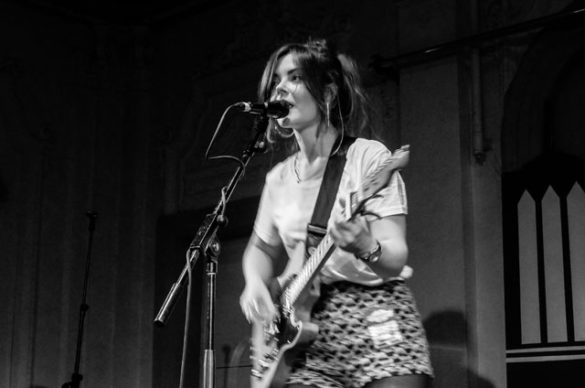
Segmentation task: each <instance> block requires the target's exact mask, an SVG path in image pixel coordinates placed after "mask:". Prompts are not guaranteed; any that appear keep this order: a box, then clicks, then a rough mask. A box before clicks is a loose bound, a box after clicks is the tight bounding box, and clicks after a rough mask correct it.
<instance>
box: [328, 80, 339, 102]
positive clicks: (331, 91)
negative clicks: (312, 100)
mask: <svg viewBox="0 0 585 388" xmlns="http://www.w3.org/2000/svg"><path fill="white" fill-rule="evenodd" d="M336 98H337V85H335V84H334V83H331V84H329V85H327V87H326V89H325V102H326V103H328V104H331V103H332V102H333V101H335V99H336Z"/></svg>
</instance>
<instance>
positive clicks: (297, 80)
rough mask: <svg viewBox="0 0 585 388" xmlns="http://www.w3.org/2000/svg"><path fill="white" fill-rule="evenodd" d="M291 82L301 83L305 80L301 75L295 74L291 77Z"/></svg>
mask: <svg viewBox="0 0 585 388" xmlns="http://www.w3.org/2000/svg"><path fill="white" fill-rule="evenodd" d="M290 80H291V81H292V82H301V81H302V80H303V76H302V75H301V74H299V73H293V74H291V76H290Z"/></svg>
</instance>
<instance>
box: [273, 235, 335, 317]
mask: <svg viewBox="0 0 585 388" xmlns="http://www.w3.org/2000/svg"><path fill="white" fill-rule="evenodd" d="M334 249H335V244H334V242H333V238H332V237H331V236H330V235H329V233H327V234H326V235H325V237H323V239H322V240H321V242H320V243H319V245H318V246H317V248H316V249H315V252H313V254H312V255H311V257H309V259H308V260H307V262H306V263H305V265H304V266H303V268H302V269H301V271H300V272H299V273H298V274H297V276H296V277H295V278H294V279H293V280H292V281H291V282H290V283H289V285H288V286H287V287H286V289H285V290H284V292H283V293H282V296H281V303H282V305H283V306H289V307H291V306H292V305H293V304H294V303H295V302H296V300H297V299H298V297H299V295H300V294H301V293H302V292H303V291H304V290H305V288H306V287H307V285H308V284H310V282H311V281H312V280H313V279H314V278H315V276H316V275H317V273H318V272H319V270H320V269H321V267H322V266H323V264H325V261H326V260H327V258H329V256H330V255H331V253H333V250H334Z"/></svg>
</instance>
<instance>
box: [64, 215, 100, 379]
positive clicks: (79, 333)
mask: <svg viewBox="0 0 585 388" xmlns="http://www.w3.org/2000/svg"><path fill="white" fill-rule="evenodd" d="M85 215H86V216H87V217H88V218H89V226H88V231H89V238H88V240H87V256H86V260H85V275H84V278H83V291H82V296H81V304H80V306H79V322H78V326H77V346H76V350H75V366H74V368H73V373H72V374H71V381H68V382H66V383H65V384H63V385H62V388H79V385H80V383H81V380H82V379H83V375H81V374H80V373H79V366H80V365H81V350H82V347H83V329H84V323H85V315H86V314H87V310H89V305H88V304H87V288H88V285H89V270H90V267H91V249H92V245H93V232H94V231H95V222H96V219H97V213H96V212H94V211H88V212H87V213H85Z"/></svg>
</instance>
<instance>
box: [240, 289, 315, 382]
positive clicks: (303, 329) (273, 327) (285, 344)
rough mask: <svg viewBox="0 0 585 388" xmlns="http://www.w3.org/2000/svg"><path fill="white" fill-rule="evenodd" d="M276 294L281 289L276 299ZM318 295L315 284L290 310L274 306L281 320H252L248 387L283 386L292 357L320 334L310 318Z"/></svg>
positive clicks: (291, 363) (288, 372)
mask: <svg viewBox="0 0 585 388" xmlns="http://www.w3.org/2000/svg"><path fill="white" fill-rule="evenodd" d="M278 288H280V287H278ZM273 289H274V288H273ZM279 296H280V291H278V292H277V293H276V295H274V294H273V297H274V299H275V300H278V297H279ZM318 298H319V292H318V287H317V285H316V284H315V285H313V286H312V287H310V288H308V289H307V292H305V293H304V294H303V295H302V296H301V297H300V298H299V299H298V301H297V303H295V305H294V307H293V308H292V309H286V308H284V307H283V306H277V307H278V312H279V316H280V319H275V320H273V321H272V322H270V323H267V324H264V323H261V322H254V324H253V326H252V340H251V341H252V348H251V349H252V360H253V361H252V377H251V384H250V386H251V388H282V387H284V386H285V383H286V379H287V377H288V375H289V374H290V372H291V369H292V365H293V362H294V360H295V358H296V357H297V356H298V355H299V353H301V352H302V351H303V350H305V349H306V348H307V347H308V346H309V345H310V344H311V342H313V340H314V339H315V338H316V337H317V334H318V333H319V328H318V326H317V325H316V324H314V323H312V322H311V321H310V319H311V310H312V309H313V306H314V304H315V302H316V301H317V299H318Z"/></svg>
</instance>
